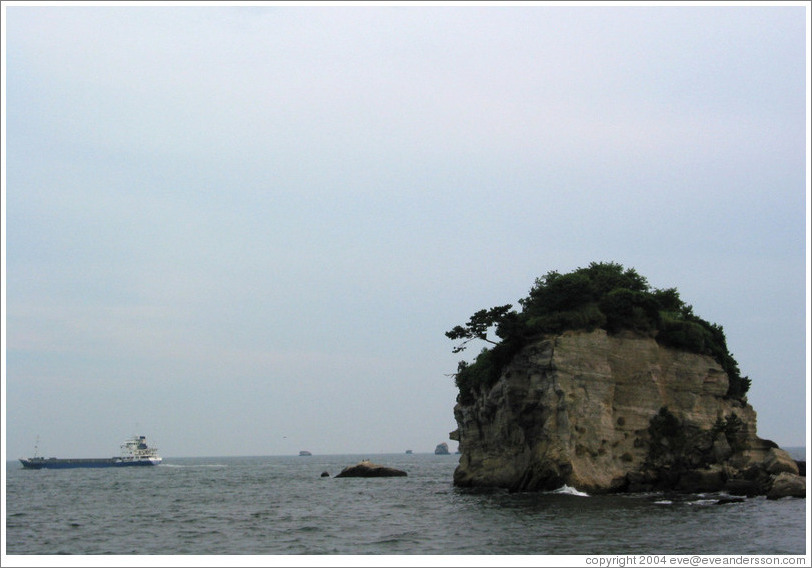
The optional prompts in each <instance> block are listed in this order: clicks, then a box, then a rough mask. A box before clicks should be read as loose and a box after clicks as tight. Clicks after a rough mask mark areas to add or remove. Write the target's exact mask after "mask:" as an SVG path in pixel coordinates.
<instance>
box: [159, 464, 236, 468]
mask: <svg viewBox="0 0 812 568" xmlns="http://www.w3.org/2000/svg"><path fill="white" fill-rule="evenodd" d="M160 467H161V468H167V467H177V468H198V467H228V465H226V464H224V463H199V464H194V465H182V464H178V463H162V464H161V465H160Z"/></svg>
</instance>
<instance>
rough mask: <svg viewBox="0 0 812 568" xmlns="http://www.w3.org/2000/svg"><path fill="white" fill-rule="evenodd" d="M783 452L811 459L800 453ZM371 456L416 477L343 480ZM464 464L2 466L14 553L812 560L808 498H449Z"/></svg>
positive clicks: (495, 493)
mask: <svg viewBox="0 0 812 568" xmlns="http://www.w3.org/2000/svg"><path fill="white" fill-rule="evenodd" d="M787 449H788V450H789V451H790V452H791V453H792V454H793V456H794V457H796V459H805V451H804V449H803V448H787ZM362 459H369V460H371V461H372V462H374V463H378V464H381V465H385V466H389V467H394V468H397V469H401V470H404V471H406V472H407V476H406V477H392V478H336V477H335V475H336V474H338V473H339V472H340V471H341V470H342V469H343V468H345V467H347V466H350V465H354V464H356V463H358V462H359V461H361V460H362ZM458 461H459V456H457V455H434V454H421V453H413V454H373V455H313V456H306V457H302V456H268V457H220V458H218V457H208V458H164V462H163V464H161V465H159V466H156V467H134V468H109V469H70V470H25V469H23V468H22V466H21V465H20V464H19V462H15V461H8V462H7V463H6V495H5V499H6V519H5V520H6V527H5V538H6V541H5V544H6V554H7V555H9V556H8V558H12V557H13V556H14V555H205V556H211V557H214V556H218V555H262V556H266V555H325V556H323V557H322V560H325V562H324V563H325V564H328V562H326V560H327V558H326V555H383V556H387V557H388V556H392V557H398V556H403V557H405V556H407V555H431V556H437V557H440V556H443V555H460V556H462V555H489V556H490V557H491V559H492V560H493V562H492V563H491V564H490V565H495V564H498V560H497V559H496V558H494V557H493V555H527V556H528V557H529V556H531V555H532V556H538V557H542V556H549V555H804V554H809V553H810V550H809V540H808V538H809V537H808V535H807V530H808V529H807V523H808V521H809V510H808V507H807V500H806V499H793V498H786V499H780V500H772V501H770V500H767V499H766V498H764V497H755V498H748V499H744V500H743V501H741V502H733V503H726V504H719V501H720V499H725V498H729V497H730V496H728V495H725V494H670V493H644V494H633V495H588V494H585V493H582V492H579V491H576V490H574V489H572V488H569V487H566V486H565V487H562V488H560V489H559V490H556V491H551V492H546V493H510V492H507V491H504V490H493V489H491V490H470V489H461V488H456V487H454V486H453V483H452V475H453V472H454V468H455V467H456V465H457V463H458ZM323 473H327V474H328V475H323ZM144 559H145V560H146V557H144ZM85 565H89V564H85ZM105 565H108V564H105ZM109 565H112V562H111V563H110V564H109ZM161 565H164V564H161ZM532 565H540V563H533V564H532ZM615 565H618V564H615ZM637 565H640V564H639V563H638V564H637Z"/></svg>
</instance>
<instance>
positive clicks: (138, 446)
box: [20, 436, 163, 469]
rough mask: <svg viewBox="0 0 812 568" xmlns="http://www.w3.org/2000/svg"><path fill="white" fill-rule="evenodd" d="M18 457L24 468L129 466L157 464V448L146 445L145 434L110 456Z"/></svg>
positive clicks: (125, 443) (127, 442)
mask: <svg viewBox="0 0 812 568" xmlns="http://www.w3.org/2000/svg"><path fill="white" fill-rule="evenodd" d="M36 453H37V452H36V450H35V451H34V457H33V458H20V463H21V464H23V468H25V469H73V468H77V467H129V466H148V465H158V464H160V463H161V461H163V460H162V459H161V456H159V455H158V448H155V447H150V446H148V445H147V438H146V436H134V437H132V438H130V439H129V440H127V441H125V442H124V443H123V444H121V455H120V456H118V457H112V458H44V457H39V456H37V455H36Z"/></svg>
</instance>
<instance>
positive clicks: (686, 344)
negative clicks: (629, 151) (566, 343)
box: [446, 262, 750, 402]
mask: <svg viewBox="0 0 812 568" xmlns="http://www.w3.org/2000/svg"><path fill="white" fill-rule="evenodd" d="M519 305H520V306H521V311H520V312H517V311H515V310H512V309H511V308H512V305H511V304H507V305H504V306H496V307H494V308H490V309H488V310H480V311H478V312H476V313H475V314H474V315H473V316H471V318H470V319H469V320H468V323H467V324H466V325H464V326H461V325H458V326H456V327H454V328H453V329H452V330H451V331H448V332H446V336H447V337H448V338H449V339H454V340H459V339H462V340H464V341H463V342H462V343H461V344H459V345H457V346H455V347H454V353H458V352H460V351H462V350H464V349H465V348H466V347H467V344H468V343H469V342H470V341H472V340H474V339H481V340H483V341H485V342H488V343H490V344H491V345H493V347H491V348H486V349H483V351H482V352H481V353H480V354H479V355H478V356H477V358H476V360H475V361H474V362H473V363H471V364H467V363H463V362H461V363H460V367H459V368H458V369H457V373H456V375H455V381H456V384H457V387H458V388H459V390H460V396H459V400H460V401H461V402H464V401H470V400H473V396H474V393H475V392H478V391H479V390H480V389H482V388H485V387H489V386H491V385H493V384H494V383H495V382H496V381H497V380H498V378H499V375H500V373H501V370H502V368H503V367H504V366H505V365H507V363H509V362H510V360H511V359H512V357H513V356H514V355H515V354H516V353H517V352H518V351H519V350H520V349H521V348H522V347H524V346H525V345H526V344H527V343H528V342H529V341H531V340H532V339H534V338H537V337H539V336H542V335H547V334H557V333H561V332H563V331H566V330H585V331H591V330H594V329H605V330H606V331H607V332H608V333H610V334H617V333H620V332H621V331H624V330H625V331H633V332H636V333H638V334H642V335H648V336H650V337H655V338H656V340H657V341H658V342H659V343H660V344H662V345H665V346H669V347H673V348H676V349H683V350H686V351H691V352H694V353H700V354H703V355H709V356H711V357H713V358H714V359H716V360H717V361H718V362H719V364H720V365H721V366H722V368H723V369H724V370H725V372H727V374H728V377H729V378H730V388H729V389H728V393H727V395H728V396H729V397H733V398H742V397H744V395H745V393H746V392H747V390H748V389H749V387H750V379H748V378H747V377H741V376H740V373H739V367H738V364H737V363H736V360H735V359H734V358H733V356H732V355H731V354H730V353H729V351H728V349H727V343H726V341H725V335H724V332H723V330H722V327H721V326H717V325H715V324H712V323H709V322H707V321H705V320H703V319H702V318H700V317H698V316H697V315H695V314H694V313H693V308H692V307H691V306H690V305H687V304H685V303H684V302H683V301H682V300H681V299H680V296H679V293H678V292H677V290H676V288H666V289H662V290H661V289H653V288H651V287H650V286H649V284H648V281H647V280H646V279H645V278H644V277H642V276H641V275H639V274H638V273H637V272H636V271H635V270H634V269H632V268H630V269H624V267H623V266H622V265H620V264H617V263H613V262H608V263H596V262H593V263H591V264H590V265H589V266H588V267H586V268H578V269H576V270H574V271H573V272H570V273H568V274H560V273H558V272H555V271H553V272H548V273H547V274H546V275H544V276H543V277H541V278H537V279H536V281H535V283H534V285H533V287H532V288H531V289H530V293H529V294H528V296H527V297H526V298H523V299H520V300H519ZM492 328H494V329H495V334H496V336H497V337H498V338H499V339H500V341H494V340H492V339H489V338H488V331H489V330H490V329H492Z"/></svg>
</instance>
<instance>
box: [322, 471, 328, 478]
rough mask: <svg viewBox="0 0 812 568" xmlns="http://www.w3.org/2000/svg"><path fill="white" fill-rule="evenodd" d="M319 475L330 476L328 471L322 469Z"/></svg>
mask: <svg viewBox="0 0 812 568" xmlns="http://www.w3.org/2000/svg"><path fill="white" fill-rule="evenodd" d="M321 476H322V477H330V472H328V471H322V472H321Z"/></svg>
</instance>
